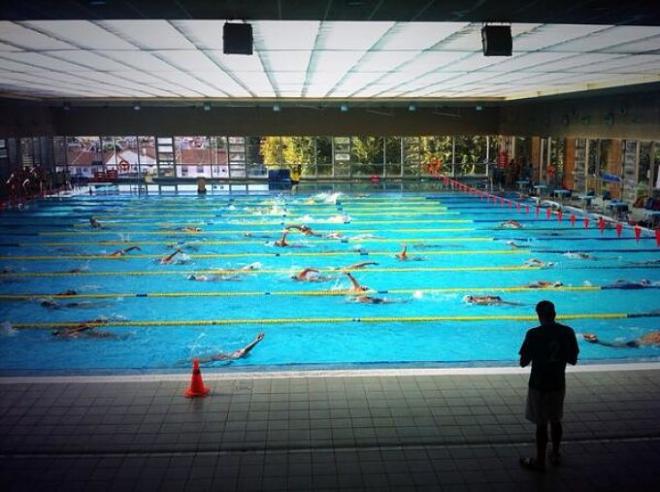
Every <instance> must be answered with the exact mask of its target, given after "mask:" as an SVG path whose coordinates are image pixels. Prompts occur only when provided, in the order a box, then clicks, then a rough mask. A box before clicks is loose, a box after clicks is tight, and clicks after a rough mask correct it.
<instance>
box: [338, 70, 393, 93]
mask: <svg viewBox="0 0 660 492" xmlns="http://www.w3.org/2000/svg"><path fill="white" fill-rule="evenodd" d="M383 75H384V73H383V72H366V73H363V72H351V73H349V74H347V75H346V77H345V78H344V80H342V81H341V84H340V87H342V88H353V89H359V88H362V87H364V86H365V85H367V84H371V83H373V82H375V81H377V80H378V79H380V78H381V77H382V76H383Z"/></svg>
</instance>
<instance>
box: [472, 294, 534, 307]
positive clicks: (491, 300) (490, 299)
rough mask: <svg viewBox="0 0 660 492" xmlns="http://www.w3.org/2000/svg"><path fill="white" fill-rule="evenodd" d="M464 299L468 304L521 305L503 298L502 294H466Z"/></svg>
mask: <svg viewBox="0 0 660 492" xmlns="http://www.w3.org/2000/svg"><path fill="white" fill-rule="evenodd" d="M463 301H464V302H466V303H468V304H477V305H478V306H501V305H503V304H507V305H509V306H521V304H520V303H518V302H509V301H505V300H503V299H502V298H501V297H500V296H465V297H464V298H463Z"/></svg>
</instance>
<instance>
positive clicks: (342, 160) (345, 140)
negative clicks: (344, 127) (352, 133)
mask: <svg viewBox="0 0 660 492" xmlns="http://www.w3.org/2000/svg"><path fill="white" fill-rule="evenodd" d="M333 147H334V161H335V162H334V164H335V172H334V176H337V177H348V176H350V173H351V137H334V138H333Z"/></svg>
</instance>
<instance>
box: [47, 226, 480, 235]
mask: <svg viewBox="0 0 660 492" xmlns="http://www.w3.org/2000/svg"><path fill="white" fill-rule="evenodd" d="M263 225H272V224H263ZM321 225H322V226H325V225H327V224H321ZM337 225H343V224H337ZM315 230H316V228H315ZM476 230H477V229H476V228H474V227H441V228H428V229H424V228H422V229H419V228H398V229H389V230H388V231H387V232H472V231H476ZM335 231H336V230H334V229H332V230H330V229H319V230H316V232H319V233H326V232H327V233H329V232H335ZM347 232H350V233H351V234H373V233H378V232H383V231H381V230H380V229H350V230H349V231H347ZM255 233H257V234H281V233H282V229H270V230H257V231H253V230H247V229H246V230H222V231H202V232H188V231H177V230H174V229H171V230H161V231H139V230H138V231H127V230H114V229H112V228H109V227H104V228H103V229H101V230H93V231H92V230H90V231H44V232H39V233H38V234H39V236H80V235H97V236H98V235H101V234H128V235H131V234H132V235H136V236H143V235H157V236H172V235H182V236H193V237H194V236H204V235H230V234H255Z"/></svg>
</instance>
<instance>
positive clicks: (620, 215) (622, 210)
mask: <svg viewBox="0 0 660 492" xmlns="http://www.w3.org/2000/svg"><path fill="white" fill-rule="evenodd" d="M607 208H610V209H612V212H613V213H614V216H615V217H616V218H617V219H625V218H627V216H628V204H627V203H626V202H622V201H621V200H611V201H610V203H609V204H608V205H607Z"/></svg>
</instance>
